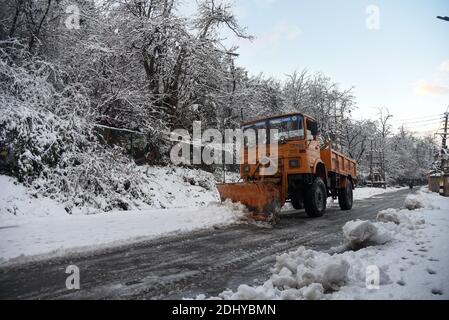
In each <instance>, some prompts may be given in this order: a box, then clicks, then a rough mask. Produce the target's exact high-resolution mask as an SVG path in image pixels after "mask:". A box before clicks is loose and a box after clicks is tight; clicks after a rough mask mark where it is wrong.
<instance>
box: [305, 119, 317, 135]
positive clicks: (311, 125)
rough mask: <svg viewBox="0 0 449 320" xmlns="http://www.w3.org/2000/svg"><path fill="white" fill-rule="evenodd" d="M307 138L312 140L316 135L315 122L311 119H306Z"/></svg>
mask: <svg viewBox="0 0 449 320" xmlns="http://www.w3.org/2000/svg"><path fill="white" fill-rule="evenodd" d="M306 122H307V140H314V139H315V136H316V135H317V132H316V130H317V123H316V122H315V121H313V120H310V119H307V121H306Z"/></svg>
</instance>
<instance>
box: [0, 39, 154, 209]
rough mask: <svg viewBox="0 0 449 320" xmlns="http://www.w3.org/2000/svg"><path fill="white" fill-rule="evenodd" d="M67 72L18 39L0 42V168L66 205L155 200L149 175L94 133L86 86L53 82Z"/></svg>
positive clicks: (112, 205)
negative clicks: (150, 193) (24, 47)
mask: <svg viewBox="0 0 449 320" xmlns="http://www.w3.org/2000/svg"><path fill="white" fill-rule="evenodd" d="M11 56H14V57H15V59H14V60H13V59H12V58H11ZM21 56H23V58H20V57H21ZM18 57H19V58H18ZM62 73H63V72H62V71H61V70H59V69H58V66H56V65H52V64H50V63H48V62H43V61H41V60H39V59H38V58H35V57H31V56H27V53H26V52H24V50H22V49H21V48H20V46H19V45H18V44H14V46H3V47H0V79H1V86H0V107H1V117H0V170H1V171H2V172H5V173H7V174H10V175H13V176H16V177H17V178H18V179H19V180H20V181H22V182H24V183H25V184H26V185H29V186H32V187H33V189H34V190H35V191H36V192H39V193H40V194H43V195H47V196H50V197H52V198H60V200H62V201H64V202H66V203H67V205H66V210H67V211H68V212H70V211H71V208H72V207H73V206H91V207H94V208H99V209H102V210H106V211H107V210H111V209H113V208H121V209H125V210H126V209H128V208H130V207H133V201H135V200H138V201H141V202H144V203H147V204H151V199H150V197H149V196H148V195H147V194H146V193H144V192H143V191H142V190H143V188H142V186H144V185H147V184H148V183H149V181H148V179H147V178H146V177H145V175H143V174H142V173H141V171H139V170H137V167H136V165H135V164H134V163H133V162H132V161H130V159H129V158H128V157H126V156H125V155H124V154H123V150H122V149H120V148H117V147H109V146H107V145H105V144H103V143H101V141H100V139H99V137H98V136H97V135H96V134H95V131H94V130H93V127H92V125H90V122H89V114H86V113H85V110H88V102H89V100H88V98H86V97H85V96H84V93H83V88H82V86H77V85H67V86H64V89H57V88H56V84H57V83H58V79H59V78H58V77H60V76H61V74H62ZM49 78H51V79H52V82H50V81H49V80H48V79H49Z"/></svg>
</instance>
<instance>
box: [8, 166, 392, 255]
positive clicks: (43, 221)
mask: <svg viewBox="0 0 449 320" xmlns="http://www.w3.org/2000/svg"><path fill="white" fill-rule="evenodd" d="M142 170H146V171H147V175H149V176H152V177H153V178H154V179H152V184H151V185H149V186H148V189H149V192H151V193H152V196H153V198H154V199H155V201H154V207H153V208H151V207H149V206H148V205H142V204H135V205H134V206H133V207H138V208H139V210H131V211H111V212H107V213H104V212H98V210H93V209H91V208H85V207H82V208H77V209H72V214H68V213H67V212H66V210H65V206H64V204H61V203H59V202H57V201H56V200H52V199H50V198H44V197H41V196H39V195H37V194H35V193H33V192H32V190H30V189H28V188H26V187H24V186H23V185H22V184H20V183H18V182H17V180H16V179H15V178H11V177H7V176H2V175H0V264H8V263H20V262H24V261H28V260H32V259H39V258H44V257H51V256H57V255H61V254H64V253H68V252H78V251H84V250H94V249H98V248H104V247H109V246H115V245H121V244H125V243H131V242H135V241H139V240H143V239H150V238H154V237H157V236H161V235H165V234H167V233H172V232H179V231H192V230H195V229H201V228H208V227H212V226H216V225H225V224H231V223H236V222H239V221H240V220H242V219H243V220H244V216H245V214H246V210H245V209H244V208H243V207H242V206H241V205H234V204H230V203H227V204H226V205H224V206H223V205H220V204H219V203H218V200H219V199H218V194H217V191H216V189H215V181H214V178H213V176H212V175H210V174H208V173H205V172H204V171H200V170H187V169H183V168H176V167H173V168H170V167H169V168H163V167H142ZM235 177H236V175H235V174H234V175H232V174H230V173H227V180H228V181H229V179H230V178H234V179H235ZM369 189H371V188H369ZM369 189H367V190H366V191H363V192H360V194H359V196H358V197H359V199H360V198H362V197H363V196H362V195H361V194H362V193H363V194H364V195H365V196H371V195H373V194H376V193H378V192H385V190H383V189H376V190H369ZM373 189H374V188H373ZM356 190H357V189H356ZM360 190H362V189H360ZM394 190H395V189H394ZM389 191H392V190H389ZM356 192H357V191H356ZM387 192H388V189H387ZM356 194H357V193H356ZM93 213H96V214H93Z"/></svg>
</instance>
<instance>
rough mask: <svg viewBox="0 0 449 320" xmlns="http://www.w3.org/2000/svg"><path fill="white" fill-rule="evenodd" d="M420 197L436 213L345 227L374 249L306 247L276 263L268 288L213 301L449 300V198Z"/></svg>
mask: <svg viewBox="0 0 449 320" xmlns="http://www.w3.org/2000/svg"><path fill="white" fill-rule="evenodd" d="M419 194H420V195H421V196H422V197H423V198H424V200H425V201H424V202H425V203H427V204H428V205H430V204H432V205H430V208H427V209H418V210H415V211H413V212H410V211H409V210H407V209H404V210H395V209H388V210H384V211H382V212H380V213H379V214H378V219H379V222H368V221H361V220H357V221H350V222H348V223H347V224H346V225H345V226H344V228H343V233H344V235H345V240H346V241H349V242H355V243H356V245H357V246H360V245H361V244H363V246H366V245H368V244H371V245H373V244H375V245H374V246H368V247H364V248H362V249H360V250H358V251H352V250H350V251H346V252H343V253H334V254H332V255H331V254H328V253H323V252H317V251H314V250H307V249H306V248H304V247H300V248H299V249H298V250H296V251H293V252H289V253H284V254H282V255H280V256H278V257H277V258H276V265H275V266H274V268H273V269H272V276H271V277H270V279H268V280H267V281H266V282H265V283H264V284H263V285H261V286H256V287H253V286H248V285H240V286H239V287H238V288H237V290H236V291H235V292H233V291H231V290H226V291H224V292H222V293H221V294H219V295H218V297H212V298H211V299H435V298H443V299H447V298H449V287H448V285H447V284H448V282H447V279H449V252H448V251H447V250H446V248H447V243H448V240H449V238H448V234H449V216H448V215H447V212H449V199H447V198H443V197H440V196H438V195H436V194H431V193H426V192H420V193H419ZM435 208H437V209H435ZM440 208H441V209H440ZM424 218H426V220H430V221H432V223H425V222H424ZM387 240H389V241H387ZM369 270H377V271H376V273H377V274H378V283H375V284H376V285H378V286H379V287H378V289H377V288H376V287H372V286H368V284H372V282H371V280H370V281H369V282H368V279H369V278H368V274H369V272H368V271H369ZM370 272H371V271H370ZM205 298H206V296H204V295H200V296H197V299H205Z"/></svg>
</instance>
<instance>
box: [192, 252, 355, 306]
mask: <svg viewBox="0 0 449 320" xmlns="http://www.w3.org/2000/svg"><path fill="white" fill-rule="evenodd" d="M348 270H349V263H348V262H347V261H346V260H345V259H343V258H341V257H334V256H331V255H329V254H327V253H322V252H317V251H313V250H307V249H306V248H304V247H300V248H298V250H296V251H294V252H290V253H284V254H282V255H280V256H278V257H277V258H276V264H275V266H274V268H273V269H272V272H273V275H272V276H271V278H270V279H269V280H268V281H266V282H265V283H264V284H263V285H261V286H257V287H252V286H248V285H241V286H239V287H238V289H237V291H236V292H233V291H231V290H227V291H224V292H222V293H221V294H220V295H219V296H218V297H217V298H219V299H224V300H253V299H256V300H261V299H262V300H267V299H283V300H284V299H286V300H291V299H312V300H316V299H320V298H322V297H323V294H324V293H325V292H330V291H333V290H338V288H339V287H340V286H342V285H344V284H345V283H346V281H347V280H348ZM204 298H205V296H204V295H199V296H198V297H197V299H204Z"/></svg>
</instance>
